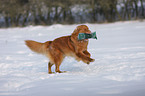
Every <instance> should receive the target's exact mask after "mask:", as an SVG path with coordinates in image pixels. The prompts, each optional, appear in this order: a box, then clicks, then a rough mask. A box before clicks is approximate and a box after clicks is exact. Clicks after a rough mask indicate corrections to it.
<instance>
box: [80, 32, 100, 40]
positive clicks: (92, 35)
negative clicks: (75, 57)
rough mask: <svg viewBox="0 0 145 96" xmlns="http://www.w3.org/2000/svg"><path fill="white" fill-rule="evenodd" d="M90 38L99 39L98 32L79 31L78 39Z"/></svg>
mask: <svg viewBox="0 0 145 96" xmlns="http://www.w3.org/2000/svg"><path fill="white" fill-rule="evenodd" d="M90 38H93V39H96V40H97V36H96V32H93V33H91V34H88V33H79V35H78V40H83V39H90Z"/></svg>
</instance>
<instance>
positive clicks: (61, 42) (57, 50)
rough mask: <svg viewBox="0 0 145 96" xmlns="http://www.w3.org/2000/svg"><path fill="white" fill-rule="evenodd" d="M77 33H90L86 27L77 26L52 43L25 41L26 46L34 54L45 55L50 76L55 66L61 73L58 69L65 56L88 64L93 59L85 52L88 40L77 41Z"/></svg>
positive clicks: (58, 70) (57, 70)
mask: <svg viewBox="0 0 145 96" xmlns="http://www.w3.org/2000/svg"><path fill="white" fill-rule="evenodd" d="M79 33H91V31H90V30H89V29H88V27H87V26H86V25H80V26H78V27H77V28H76V29H75V30H74V32H73V33H72V34H71V35H70V36H63V37H60V38H57V39H55V40H53V41H47V42H45V43H39V42H36V41H32V40H26V41H25V42H26V45H27V46H28V47H29V48H30V49H31V50H32V51H34V52H36V53H40V54H43V55H45V56H46V57H48V58H49V60H50V61H49V63H48V69H49V73H50V74H51V73H52V71H51V67H52V65H54V64H55V71H56V72H58V73H62V72H63V71H60V69H59V67H60V65H61V63H62V61H63V59H64V57H65V56H72V57H74V58H76V60H78V61H80V60H82V61H83V62H84V63H87V64H89V63H90V62H93V61H94V59H92V58H90V56H91V55H90V53H89V52H88V51H87V45H88V40H87V39H85V40H78V34H79Z"/></svg>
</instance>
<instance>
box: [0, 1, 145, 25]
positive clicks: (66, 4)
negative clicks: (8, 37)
mask: <svg viewBox="0 0 145 96" xmlns="http://www.w3.org/2000/svg"><path fill="white" fill-rule="evenodd" d="M135 19H145V0H0V27H15V26H22V27H23V26H28V25H51V24H74V23H104V22H115V21H124V20H135Z"/></svg>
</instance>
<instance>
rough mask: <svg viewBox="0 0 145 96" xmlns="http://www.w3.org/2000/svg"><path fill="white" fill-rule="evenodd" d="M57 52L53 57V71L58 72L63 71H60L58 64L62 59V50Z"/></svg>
mask: <svg viewBox="0 0 145 96" xmlns="http://www.w3.org/2000/svg"><path fill="white" fill-rule="evenodd" d="M57 53H58V54H55V57H54V63H55V71H56V72H58V73H63V72H65V71H60V68H59V67H60V65H61V63H62V61H63V59H64V55H63V53H62V52H60V51H57Z"/></svg>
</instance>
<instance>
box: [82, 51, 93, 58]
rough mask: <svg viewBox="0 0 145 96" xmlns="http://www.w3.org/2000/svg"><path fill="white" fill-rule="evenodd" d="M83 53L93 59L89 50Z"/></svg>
mask: <svg viewBox="0 0 145 96" xmlns="http://www.w3.org/2000/svg"><path fill="white" fill-rule="evenodd" d="M83 53H84V54H85V55H86V56H88V57H91V54H90V53H89V52H88V51H87V50H85V51H83Z"/></svg>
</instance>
